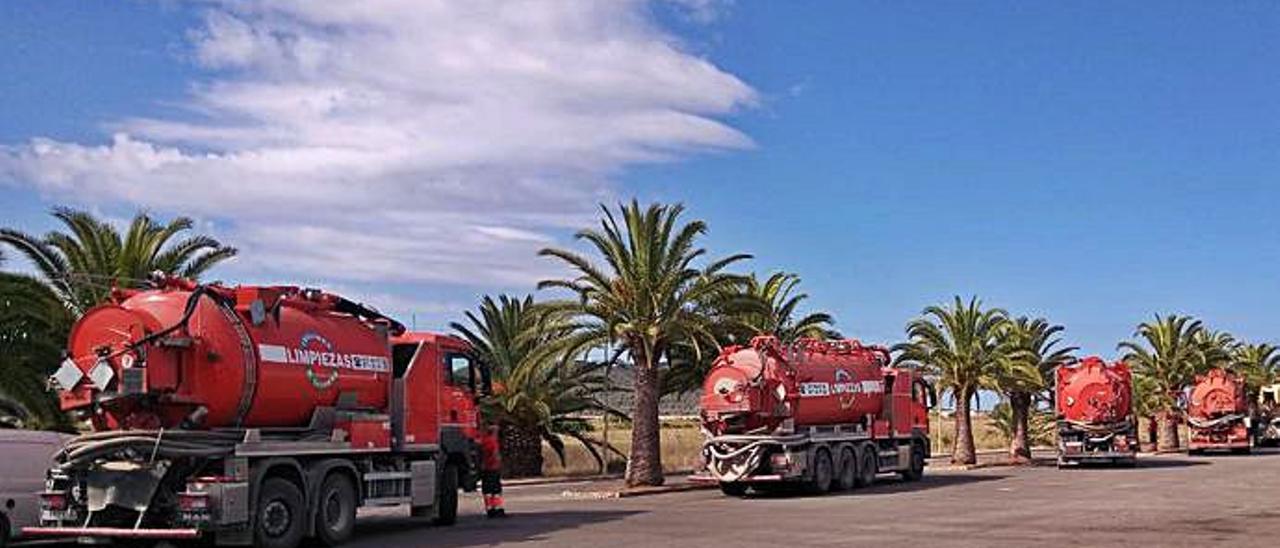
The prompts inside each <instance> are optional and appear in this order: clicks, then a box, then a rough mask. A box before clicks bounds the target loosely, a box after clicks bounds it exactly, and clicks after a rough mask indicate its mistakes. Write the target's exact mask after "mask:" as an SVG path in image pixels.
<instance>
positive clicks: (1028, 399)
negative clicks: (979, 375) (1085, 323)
mask: <svg viewBox="0 0 1280 548" xmlns="http://www.w3.org/2000/svg"><path fill="white" fill-rule="evenodd" d="M1062 330H1063V327H1062V326H1060V325H1053V324H1050V323H1049V322H1048V320H1045V319H1044V318H1035V319H1032V318H1027V317H1025V316H1024V317H1020V318H1018V319H1016V320H1013V321H1010V322H1008V323H1006V324H1005V328H1004V329H1003V330H1002V331H1001V334H1000V336H1001V342H1002V344H1003V345H1004V346H1005V350H1004V352H1003V355H1004V357H1005V358H1006V359H1007V360H1008V361H1007V362H1006V363H1005V367H1004V368H1003V369H1004V371H1003V372H1002V374H1000V375H999V376H998V377H997V379H996V382H997V385H998V387H999V389H1000V391H1001V393H1003V394H1004V396H1005V399H1006V400H1007V401H1008V403H1009V414H1010V420H1011V421H1012V423H1013V431H1012V433H1011V434H1012V435H1011V436H1010V439H1009V458H1010V459H1012V460H1013V461H1014V462H1026V461H1029V460H1031V441H1030V439H1029V435H1028V427H1029V419H1030V416H1031V415H1030V413H1031V406H1032V404H1034V403H1035V400H1036V398H1037V396H1042V395H1043V394H1044V392H1045V390H1047V389H1048V388H1049V386H1050V379H1052V378H1053V371H1054V369H1056V368H1057V367H1058V366H1061V365H1062V364H1064V363H1067V362H1068V361H1070V360H1071V359H1072V357H1071V353H1072V352H1075V351H1076V350H1077V349H1076V347H1074V346H1070V347H1059V346H1058V345H1059V344H1060V343H1061V342H1062V339H1061V338H1060V337H1058V334H1059V333H1061V332H1062ZM1055 347H1057V348H1055Z"/></svg>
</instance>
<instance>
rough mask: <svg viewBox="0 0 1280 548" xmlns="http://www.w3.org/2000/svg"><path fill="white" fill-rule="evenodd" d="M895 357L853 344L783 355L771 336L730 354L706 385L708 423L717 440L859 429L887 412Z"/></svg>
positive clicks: (800, 347) (795, 348) (812, 346)
mask: <svg viewBox="0 0 1280 548" xmlns="http://www.w3.org/2000/svg"><path fill="white" fill-rule="evenodd" d="M888 364H889V351H888V350H887V349H885V348H884V347H879V346H863V345H862V344H860V343H858V342H857V341H854V340H843V341H816V340H801V341H799V342H797V343H796V344H794V345H792V346H791V348H788V349H784V348H783V347H782V346H781V345H780V344H779V343H778V341H777V340H776V339H774V338H772V337H757V338H755V339H754V340H752V341H751V345H750V346H745V347H742V346H732V347H728V348H726V349H724V351H723V352H722V353H721V354H720V356H719V357H718V358H716V361H715V364H714V365H713V366H712V369H711V371H710V372H709V373H708V374H707V378H706V380H705V381H704V382H703V386H702V397H701V402H700V403H701V406H702V418H703V423H704V426H706V428H707V430H709V431H710V432H711V433H712V434H716V435H720V434H734V433H752V432H768V431H772V430H773V429H775V428H777V427H778V426H779V425H781V424H782V422H783V421H786V420H792V421H794V424H795V426H808V425H832V424H853V423H858V422H862V421H863V420H864V419H865V418H866V417H867V416H868V415H873V414H876V413H878V412H880V411H881V409H882V406H883V405H884V392H885V386H884V373H883V372H882V371H881V368H882V367H884V366H887V365H888Z"/></svg>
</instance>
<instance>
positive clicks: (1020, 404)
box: [1009, 392, 1031, 463]
mask: <svg viewBox="0 0 1280 548" xmlns="http://www.w3.org/2000/svg"><path fill="white" fill-rule="evenodd" d="M1009 407H1010V410H1011V411H1012V412H1013V436H1012V439H1011V440H1009V460H1010V461H1011V462H1014V463H1026V462H1030V461H1031V437H1030V434H1029V424H1028V423H1029V422H1030V415H1031V394H1027V393H1026V392H1015V393H1013V394H1010V395H1009Z"/></svg>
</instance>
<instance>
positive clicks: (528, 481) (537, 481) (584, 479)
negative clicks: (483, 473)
mask: <svg viewBox="0 0 1280 548" xmlns="http://www.w3.org/2000/svg"><path fill="white" fill-rule="evenodd" d="M695 472H696V470H693V469H689V470H673V471H671V472H667V477H673V476H689V475H692V474H694V473H695ZM623 476H624V474H603V475H594V476H552V477H541V478H536V477H535V478H515V479H505V478H504V479H503V480H502V485H504V486H511V487H523V486H527V485H553V484H556V483H588V482H593V481H610V480H620V479H622V478H623Z"/></svg>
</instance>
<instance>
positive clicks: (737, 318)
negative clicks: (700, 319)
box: [662, 272, 840, 394]
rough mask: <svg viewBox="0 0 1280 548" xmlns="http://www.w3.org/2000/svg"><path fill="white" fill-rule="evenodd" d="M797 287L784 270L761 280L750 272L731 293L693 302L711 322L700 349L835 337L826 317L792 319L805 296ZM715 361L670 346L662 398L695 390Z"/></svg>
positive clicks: (819, 314) (689, 349)
mask: <svg viewBox="0 0 1280 548" xmlns="http://www.w3.org/2000/svg"><path fill="white" fill-rule="evenodd" d="M799 283H800V277H799V276H797V275H795V274H791V273H786V272H778V273H774V274H772V275H770V276H769V278H768V279H766V280H765V281H764V282H761V281H760V279H759V278H758V277H756V275H755V274H752V275H750V276H749V277H747V278H744V279H743V283H741V284H738V286H737V287H735V288H733V290H732V294H731V295H727V296H723V295H715V296H712V299H710V302H706V303H699V304H698V305H697V306H696V307H695V309H696V310H697V311H698V313H700V314H704V315H706V316H708V317H709V318H712V322H711V325H712V333H711V334H712V338H711V339H710V340H707V341H703V344H702V346H721V347H723V346H727V345H730V344H743V343H745V342H746V341H748V340H750V339H751V337H754V336H756V335H772V336H774V337H777V338H778V340H780V341H782V342H783V344H789V343H792V342H795V340H796V339H799V338H801V337H812V338H816V339H828V338H840V334H839V333H837V332H835V331H834V330H832V329H830V326H831V324H832V323H833V320H832V318H831V315H830V314H827V313H825V312H814V313H810V314H806V315H804V316H802V317H799V318H797V317H796V314H797V308H798V307H799V306H800V304H801V303H802V302H803V301H805V300H806V299H808V298H809V296H808V295H807V294H804V293H795V289H796V286H797V285H798V284H799ZM715 358H716V356H715V355H712V354H708V353H702V354H700V355H699V354H698V349H697V348H694V347H692V346H691V345H689V344H685V343H680V344H676V345H674V346H673V347H672V348H671V349H670V350H669V351H668V352H667V360H668V362H669V363H671V364H674V365H676V367H670V368H668V370H667V371H664V372H663V376H662V388H663V394H673V393H674V394H680V393H686V392H689V391H692V390H696V389H698V388H700V387H701V386H702V381H703V379H705V378H706V376H707V372H708V371H710V370H711V367H712V365H713V364H714V362H715Z"/></svg>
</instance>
